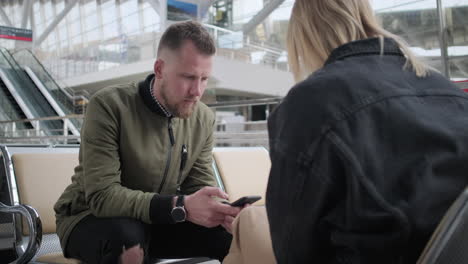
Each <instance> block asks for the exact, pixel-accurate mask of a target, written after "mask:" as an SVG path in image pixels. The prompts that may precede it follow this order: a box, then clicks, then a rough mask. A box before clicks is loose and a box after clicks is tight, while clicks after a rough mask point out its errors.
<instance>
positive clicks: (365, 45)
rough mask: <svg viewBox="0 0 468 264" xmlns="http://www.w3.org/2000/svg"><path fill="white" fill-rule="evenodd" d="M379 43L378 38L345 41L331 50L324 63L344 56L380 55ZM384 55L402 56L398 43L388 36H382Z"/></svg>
mask: <svg viewBox="0 0 468 264" xmlns="http://www.w3.org/2000/svg"><path fill="white" fill-rule="evenodd" d="M381 51H382V49H381V45H380V39H379V38H369V39H363V40H357V41H352V42H349V43H346V44H344V45H342V46H340V47H338V48H336V49H335V50H333V51H332V53H331V54H330V56H329V57H328V59H327V61H326V62H325V65H327V64H329V63H332V62H335V61H338V60H342V59H344V58H346V57H352V56H365V55H380V54H381ZM383 54H384V55H394V56H404V55H403V53H402V52H401V50H400V47H399V46H398V44H397V43H396V42H395V41H394V40H393V39H390V38H384V46H383Z"/></svg>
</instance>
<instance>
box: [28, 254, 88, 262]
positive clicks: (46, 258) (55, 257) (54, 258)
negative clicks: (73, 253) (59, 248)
mask: <svg viewBox="0 0 468 264" xmlns="http://www.w3.org/2000/svg"><path fill="white" fill-rule="evenodd" d="M36 261H38V262H44V263H48V264H79V263H80V261H79V260H76V259H67V258H65V257H64V256H63V254H62V253H61V252H60V253H50V254H47V255H43V256H40V257H38V258H37V259H36Z"/></svg>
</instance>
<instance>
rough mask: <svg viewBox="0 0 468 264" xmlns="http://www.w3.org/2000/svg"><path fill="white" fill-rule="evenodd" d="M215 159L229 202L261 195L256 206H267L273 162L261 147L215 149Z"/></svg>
mask: <svg viewBox="0 0 468 264" xmlns="http://www.w3.org/2000/svg"><path fill="white" fill-rule="evenodd" d="M213 157H214V160H215V162H216V167H217V169H218V172H219V174H220V177H221V180H222V182H223V185H224V189H225V191H226V192H227V193H228V194H229V200H230V201H231V202H232V201H235V200H237V199H238V198H240V197H242V196H247V195H260V196H262V199H261V200H260V201H258V202H257V203H255V204H256V205H264V204H265V200H264V199H265V193H266V187H267V183H268V176H269V173H270V168H271V162H270V157H269V155H268V152H267V150H266V149H264V148H260V147H258V148H257V147H255V148H254V147H240V148H233V147H228V148H215V149H214V150H213Z"/></svg>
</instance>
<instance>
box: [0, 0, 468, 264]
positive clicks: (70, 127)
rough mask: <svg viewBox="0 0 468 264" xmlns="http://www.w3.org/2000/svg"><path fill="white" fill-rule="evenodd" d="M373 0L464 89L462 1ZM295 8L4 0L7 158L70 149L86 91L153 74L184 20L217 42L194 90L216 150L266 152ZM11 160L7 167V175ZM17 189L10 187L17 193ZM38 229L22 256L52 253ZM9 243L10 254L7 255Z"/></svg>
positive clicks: (467, 82)
mask: <svg viewBox="0 0 468 264" xmlns="http://www.w3.org/2000/svg"><path fill="white" fill-rule="evenodd" d="M371 2H372V6H373V9H374V11H375V13H376V14H377V16H378V18H379V20H380V21H381V23H382V24H383V26H384V28H385V29H387V30H388V31H390V32H392V33H394V34H396V35H398V36H400V37H402V38H403V39H404V40H405V41H406V42H407V43H408V44H409V46H410V47H411V49H412V50H413V51H414V53H415V54H416V55H417V56H419V57H421V58H422V59H423V60H424V61H425V62H427V63H428V64H429V65H430V66H432V67H433V68H435V69H437V70H438V71H440V72H441V73H442V74H443V75H445V76H446V77H447V78H449V79H450V80H451V81H452V82H454V83H455V84H456V85H457V86H459V87H460V89H468V0H416V1H415V0H372V1H371ZM293 4H294V0H1V1H0V145H2V146H7V147H6V148H2V155H3V156H4V159H6V157H10V158H11V157H12V156H13V155H14V154H15V155H20V154H22V153H24V152H27V151H29V150H30V149H31V148H36V149H48V148H50V149H52V148H53V149H54V150H51V155H59V156H61V157H62V158H64V157H65V156H66V155H68V154H70V155H76V153H77V151H78V147H79V145H80V142H81V138H80V130H81V127H82V124H83V119H84V116H85V113H86V107H87V104H88V102H89V100H90V98H91V97H92V96H93V94H94V93H96V92H97V91H99V90H100V89H103V88H105V87H107V86H110V85H114V84H120V83H129V82H138V81H141V80H143V79H144V78H145V77H146V76H147V75H148V74H150V73H152V72H153V64H154V61H155V58H156V51H157V48H158V41H159V39H160V37H161V35H162V32H164V30H165V29H166V28H167V27H168V26H169V25H171V24H172V23H176V22H177V21H183V20H197V21H199V22H200V23H202V24H203V26H204V27H205V28H206V29H207V30H208V31H209V32H210V34H211V35H212V37H213V39H214V40H215V43H216V47H217V52H216V54H215V57H214V65H213V72H212V76H211V77H210V79H209V82H208V87H207V89H206V91H205V93H204V95H203V97H202V101H203V102H204V103H205V104H207V105H208V106H209V107H210V108H211V109H212V110H213V111H214V113H215V116H216V125H215V132H214V137H215V138H214V140H215V146H216V147H218V148H220V149H223V148H243V147H251V148H261V149H262V150H265V151H264V152H265V153H267V151H268V147H269V146H268V134H267V118H268V116H269V114H270V113H271V111H273V110H274V108H275V106H276V105H278V104H279V103H280V102H281V99H282V98H283V97H284V96H285V95H286V94H287V93H288V91H289V89H290V88H291V87H292V86H293V85H294V83H295V82H294V79H293V76H292V74H291V71H290V69H289V65H288V60H287V51H286V38H287V34H286V33H287V28H288V21H289V17H290V14H291V8H292V6H293ZM23 147H24V149H22V148H23ZM25 149H26V150H25ZM28 149H29V150H28ZM41 151H42V150H41ZM41 151H37V152H41ZM33 152H34V153H36V151H33ZM31 155H32V154H31ZM266 156H268V155H266ZM17 158H18V159H20V158H21V156H18V157H17ZM215 158H216V157H215ZM63 163H64V164H66V163H67V161H63ZM5 164H7V163H5ZM16 164H19V162H18V163H16ZM44 164H47V162H45V163H44ZM51 164H54V163H51ZM73 164H74V163H73ZM5 166H7V165H5ZM9 166H10V168H6V171H13V165H12V164H9ZM70 166H71V165H70ZM67 168H68V167H66V168H64V170H65V169H67ZM3 169H5V168H3ZM33 170H34V169H33ZM2 173H3V174H4V172H0V177H4V176H5V175H3V174H2ZM18 173H19V172H18ZM69 174H70V175H71V173H69ZM67 180H69V179H67ZM20 184H21V183H20V182H17V183H15V186H13V187H12V186H10V187H8V188H13V189H14V190H15V192H16V191H18V189H20V188H17V186H16V185H20ZM37 184H40V183H37ZM65 186H66V185H65ZM6 188H7V187H4V188H3V189H2V188H1V186H0V191H2V192H3V193H0V201H2V202H5V201H8V200H9V199H10V202H13V201H11V200H14V201H16V202H18V201H19V200H20V198H19V196H22V195H21V194H15V195H12V194H9V193H8V194H7V193H6V192H9V190H7V189H6ZM44 188H47V187H44ZM26 189H27V187H25V188H23V189H22V190H19V191H24V190H26ZM30 199H31V198H30ZM54 199H56V197H54ZM25 210H26V209H25ZM20 213H21V212H20ZM23 213H24V212H23ZM0 216H1V215H0ZM43 222H44V221H43ZM25 226H26V224H25ZM17 228H18V224H16V225H15V224H14V221H13V218H11V217H0V252H4V253H0V263H9V262H12V261H14V259H15V258H16V257H18V255H21V254H23V253H25V252H26V253H28V252H29V254H31V253H30V252H31V249H30V247H33V246H31V245H30V244H31V243H29V244H28V241H29V240H28V238H27V237H28V236H29V237H30V235H31V233H33V232H30V233H29V234H28V233H24V237H23V238H18V236H20V235H18V234H16V235H15V231H16V233H17V232H18V229H17ZM47 228H48V227H47V226H45V227H43V231H44V236H43V239H42V240H43V243H42V244H43V246H40V247H39V249H37V250H36V251H37V252H39V253H37V252H34V254H33V255H32V256H29V260H31V259H32V261H34V260H36V261H37V259H38V258H39V257H40V255H44V254H46V253H50V252H53V251H54V250H57V248H59V247H58V246H57V245H58V244H57V241H55V242H53V241H52V240H53V239H54V238H53V237H50V236H48V235H47V232H49V231H47ZM51 228H52V227H51ZM53 228H55V226H54V227H53ZM10 231H11V232H10ZM46 231H47V232H46ZM9 232H10V233H9ZM49 233H53V232H49ZM12 234H13V235H12ZM20 237H21V236H20ZM29 239H37V237H36V238H29ZM51 241H52V242H51ZM20 242H21V243H20ZM46 242H47V243H49V244H47V243H46ZM54 243H55V244H54ZM44 245H50V248H53V249H48V248H47V246H44ZM12 248H13V249H14V250H13V251H14V252H13V253H11V252H10V251H8V250H9V249H12ZM28 250H30V251H28ZM58 250H59V249H58ZM8 252H10V253H8ZM15 252H16V253H15ZM18 252H19V253H18ZM26 255H27V254H26ZM23 256H24V255H23ZM27 257H28V256H26V257H25V258H24V259H26V258H27ZM3 260H7V261H3ZM12 263H13V262H12ZM18 263H20V262H18ZM23 263H24V262H23ZM32 263H34V262H32ZM37 263H61V262H53V261H51V262H45V261H44V262H40V261H38V262H37ZM63 263H65V262H63ZM66 263H72V262H66ZM73 263H74V262H73ZM167 263H170V262H167ZM187 263H189V262H187ZM207 263H211V262H207ZM213 263H217V262H213Z"/></svg>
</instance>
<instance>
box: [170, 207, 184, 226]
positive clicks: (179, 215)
mask: <svg viewBox="0 0 468 264" xmlns="http://www.w3.org/2000/svg"><path fill="white" fill-rule="evenodd" d="M171 215H172V219H173V220H174V222H176V223H180V222H184V221H185V209H184V208H183V207H175V208H174V209H172V211H171Z"/></svg>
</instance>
